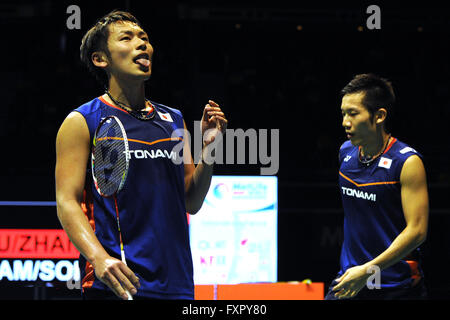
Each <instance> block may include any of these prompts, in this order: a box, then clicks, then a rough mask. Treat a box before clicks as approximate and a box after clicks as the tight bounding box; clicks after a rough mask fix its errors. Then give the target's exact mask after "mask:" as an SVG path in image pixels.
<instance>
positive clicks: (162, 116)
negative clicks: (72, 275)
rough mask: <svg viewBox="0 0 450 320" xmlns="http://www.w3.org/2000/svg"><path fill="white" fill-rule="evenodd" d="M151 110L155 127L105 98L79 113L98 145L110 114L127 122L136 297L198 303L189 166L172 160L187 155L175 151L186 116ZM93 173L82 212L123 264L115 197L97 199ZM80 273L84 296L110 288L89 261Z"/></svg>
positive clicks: (124, 208)
mask: <svg viewBox="0 0 450 320" xmlns="http://www.w3.org/2000/svg"><path fill="white" fill-rule="evenodd" d="M152 104H153V106H154V107H155V109H156V111H157V113H156V115H155V117H154V118H153V119H152V120H149V121H143V120H138V119H136V118H134V117H133V116H131V115H129V114H128V113H127V112H126V111H124V110H122V109H120V108H117V107H116V106H113V105H110V104H108V103H107V102H106V101H105V100H103V98H102V97H99V98H95V99H94V100H92V101H90V102H88V103H86V104H84V105H82V106H80V107H79V108H77V109H75V111H78V112H80V113H81V114H82V115H83V116H84V118H85V120H86V123H87V125H88V127H89V132H90V136H91V140H92V139H93V137H94V132H95V129H96V128H97V126H98V124H99V123H100V120H101V119H102V118H104V117H107V116H110V115H114V116H116V117H118V118H119V119H120V120H121V121H122V123H123V125H124V128H125V131H126V133H127V136H128V142H129V149H130V151H129V159H130V166H129V171H128V176H127V179H126V182H125V185H124V187H123V189H122V190H121V191H120V192H119V193H118V195H117V203H118V208H119V217H120V227H121V232H122V237H123V243H124V251H125V256H126V260H127V265H128V266H129V267H130V269H131V270H133V271H134V272H135V274H136V276H137V277H138V278H139V281H140V284H141V288H140V289H139V290H138V293H137V296H143V297H150V298H163V299H193V297H194V283H193V266H192V256H191V250H190V246H189V234H188V225H187V217H186V206H185V189H184V165H183V163H182V161H173V160H179V158H178V157H182V151H181V152H175V151H173V148H174V146H176V145H177V144H179V143H183V137H182V136H183V135H182V132H180V134H178V135H177V132H179V131H180V130H178V129H181V130H182V129H183V128H184V123H183V117H182V114H181V112H180V111H179V110H176V109H173V108H169V107H167V106H164V105H161V104H158V103H154V102H152ZM175 130H178V131H175ZM174 131H175V134H173V133H174ZM172 135H173V137H172ZM91 143H92V141H91ZM181 159H182V158H181ZM90 170H91V169H90V163H89V164H88V167H87V174H86V183H85V192H84V202H83V205H82V206H83V209H84V211H85V213H86V215H87V217H88V219H89V221H90V223H91V226H92V228H93V229H94V231H95V234H96V236H97V238H98V239H99V241H100V243H101V244H102V245H103V247H104V248H105V249H106V251H107V252H108V253H109V254H110V255H112V256H114V257H116V258H118V259H120V241H119V233H118V230H117V222H116V213H115V205H114V199H113V198H103V197H101V196H100V195H99V194H98V192H97V191H96V189H95V186H94V184H93V181H92V173H91V172H90ZM80 268H81V275H82V286H83V290H84V289H85V288H95V289H101V290H102V289H103V290H109V289H108V288H107V287H106V285H104V284H103V283H102V282H100V281H99V280H98V279H97V278H96V277H95V273H94V270H93V267H92V265H91V264H90V263H89V262H87V261H86V260H85V259H84V257H83V256H80Z"/></svg>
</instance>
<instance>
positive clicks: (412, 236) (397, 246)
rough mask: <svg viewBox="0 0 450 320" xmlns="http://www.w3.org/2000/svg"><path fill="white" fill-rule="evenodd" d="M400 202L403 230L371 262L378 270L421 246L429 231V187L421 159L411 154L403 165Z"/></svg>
mask: <svg viewBox="0 0 450 320" xmlns="http://www.w3.org/2000/svg"><path fill="white" fill-rule="evenodd" d="M400 184H401V199H402V207H403V214H404V217H405V221H406V227H405V229H403V231H402V232H401V233H400V234H399V235H398V236H397V238H395V239H394V241H393V242H392V244H391V245H390V246H389V248H387V249H386V251H384V252H383V253H382V254H380V255H379V256H378V257H376V258H375V259H374V260H372V261H371V262H370V265H377V266H378V267H379V268H380V269H381V270H383V269H386V268H388V267H390V266H392V265H393V264H395V263H397V262H398V261H400V260H401V259H403V258H404V257H405V256H407V255H408V254H409V253H410V252H412V251H413V250H414V249H416V248H417V247H418V246H420V245H421V244H422V243H423V242H424V241H425V239H426V236H427V230H428V211H429V208H428V187H427V181H426V174H425V168H424V165H423V162H422V160H421V159H420V158H419V157H418V156H416V155H414V156H411V157H409V158H408V159H407V160H406V161H405V164H404V165H403V169H402V172H401V174H400Z"/></svg>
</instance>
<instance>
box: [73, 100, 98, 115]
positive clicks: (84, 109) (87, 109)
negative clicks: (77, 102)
mask: <svg viewBox="0 0 450 320" xmlns="http://www.w3.org/2000/svg"><path fill="white" fill-rule="evenodd" d="M100 107H101V101H100V99H99V98H98V97H96V98H94V99H92V100H90V101H87V102H85V103H83V104H82V105H81V106H79V107H78V108H75V109H74V110H73V111H77V112H79V113H81V114H82V115H83V116H87V115H89V114H92V113H95V112H97V111H98V110H99V108H100Z"/></svg>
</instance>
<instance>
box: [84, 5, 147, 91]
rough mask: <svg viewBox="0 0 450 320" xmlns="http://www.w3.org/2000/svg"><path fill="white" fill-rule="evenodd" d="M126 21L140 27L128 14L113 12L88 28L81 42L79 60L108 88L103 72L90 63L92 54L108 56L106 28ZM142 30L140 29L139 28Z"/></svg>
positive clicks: (107, 32) (106, 78)
mask: <svg viewBox="0 0 450 320" xmlns="http://www.w3.org/2000/svg"><path fill="white" fill-rule="evenodd" d="M124 21H128V22H131V23H134V24H137V25H138V26H139V27H141V24H140V22H139V21H138V20H137V19H136V18H135V17H134V16H133V15H132V14H131V13H129V12H126V11H120V10H117V9H116V10H113V11H111V12H110V13H108V14H107V15H105V16H103V17H102V18H100V19H99V20H98V21H97V22H96V23H95V24H94V26H93V27H92V28H90V29H89V30H88V31H87V32H86V34H85V35H84V36H83V39H82V40H81V46H80V59H81V61H82V62H83V64H84V65H86V66H87V68H88V69H89V71H90V72H91V73H93V74H94V76H95V77H96V78H97V80H98V81H99V82H100V83H101V84H102V85H104V86H105V87H108V76H107V74H106V73H105V72H104V70H102V69H100V68H98V67H96V66H95V65H94V64H93V63H92V58H91V56H92V53H94V52H96V51H103V52H105V53H106V54H107V55H108V56H109V51H108V45H107V42H108V37H109V29H108V26H109V25H110V24H112V23H116V22H124ZM141 28H142V27H141Z"/></svg>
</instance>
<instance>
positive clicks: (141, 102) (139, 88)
mask: <svg viewBox="0 0 450 320" xmlns="http://www.w3.org/2000/svg"><path fill="white" fill-rule="evenodd" d="M108 91H109V93H110V95H111V96H112V97H113V98H114V100H116V101H119V102H120V103H121V104H123V105H126V106H128V107H129V108H131V109H134V110H141V109H144V108H145V87H144V82H140V84H138V85H135V84H134V83H129V82H128V83H125V82H123V83H122V82H118V81H115V80H114V79H111V81H110V82H109V89H108Z"/></svg>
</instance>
